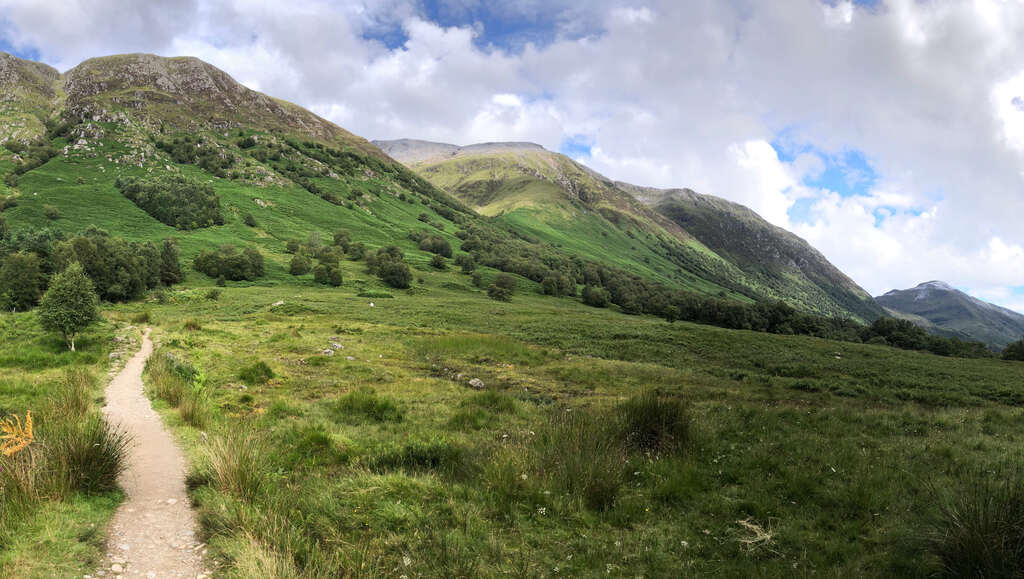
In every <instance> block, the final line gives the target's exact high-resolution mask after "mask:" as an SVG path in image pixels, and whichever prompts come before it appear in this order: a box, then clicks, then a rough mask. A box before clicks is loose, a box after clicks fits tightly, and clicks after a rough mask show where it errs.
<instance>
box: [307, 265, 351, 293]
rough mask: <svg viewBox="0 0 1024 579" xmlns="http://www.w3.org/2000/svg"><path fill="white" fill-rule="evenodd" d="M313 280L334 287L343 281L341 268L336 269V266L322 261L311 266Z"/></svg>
mask: <svg viewBox="0 0 1024 579" xmlns="http://www.w3.org/2000/svg"><path fill="white" fill-rule="evenodd" d="M313 280H314V281H316V283H322V284H324V285H330V286H334V287H338V286H340V285H341V284H342V283H343V282H344V279H343V278H342V274H341V270H340V269H338V267H337V266H332V265H327V264H324V263H321V264H320V265H318V266H316V267H315V268H313Z"/></svg>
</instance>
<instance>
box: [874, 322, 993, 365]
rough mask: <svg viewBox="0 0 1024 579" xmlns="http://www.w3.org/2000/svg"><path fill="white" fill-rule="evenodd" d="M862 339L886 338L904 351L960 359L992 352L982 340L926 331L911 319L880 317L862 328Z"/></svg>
mask: <svg viewBox="0 0 1024 579" xmlns="http://www.w3.org/2000/svg"><path fill="white" fill-rule="evenodd" d="M859 333H860V339H861V340H862V341H864V342H870V341H871V340H873V339H876V338H879V337H881V338H883V339H884V340H885V343H886V344H887V345H890V346H894V347H896V348H900V349H903V350H925V351H928V352H931V353H933V354H937V355H939V356H956V357H960V358H987V357H990V356H992V352H990V351H989V350H988V348H986V347H985V345H984V344H982V343H981V342H965V341H963V340H960V339H959V338H944V337H941V336H935V335H932V334H929V333H928V332H926V331H925V330H924V329H923V328H921V327H919V326H917V325H915V324H914V323H913V322H911V321H909V320H898V319H895V318H878V319H877V320H875V322H874V323H873V324H871V325H870V326H867V327H863V328H861V329H860V332H859Z"/></svg>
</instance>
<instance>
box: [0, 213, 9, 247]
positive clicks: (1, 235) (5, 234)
mask: <svg viewBox="0 0 1024 579" xmlns="http://www.w3.org/2000/svg"><path fill="white" fill-rule="evenodd" d="M10 238H11V229H10V227H8V226H7V220H6V219H4V216H3V215H0V243H7V240H9V239H10Z"/></svg>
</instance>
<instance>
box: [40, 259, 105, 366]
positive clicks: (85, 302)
mask: <svg viewBox="0 0 1024 579" xmlns="http://www.w3.org/2000/svg"><path fill="white" fill-rule="evenodd" d="M98 306H99V300H98V298H97V297H96V292H95V291H93V285H92V281H91V280H90V279H89V278H88V277H87V276H86V275H85V271H84V270H83V269H82V266H81V265H80V264H78V263H72V264H71V265H70V266H68V268H67V269H66V270H64V271H63V272H61V273H59V274H57V275H56V276H54V278H53V280H52V281H51V282H50V289H48V290H46V294H45V295H44V296H43V299H42V301H41V302H40V304H39V322H40V323H41V324H42V326H43V327H44V328H46V329H47V330H51V331H54V332H58V333H59V334H60V335H61V336H62V337H63V338H64V341H65V342H66V343H67V346H68V349H69V350H71V351H72V352H73V351H75V336H77V335H78V334H79V332H81V331H82V330H84V329H85V328H86V327H88V326H89V325H90V324H92V323H93V322H94V321H96V320H97V319H98V318H99V307H98Z"/></svg>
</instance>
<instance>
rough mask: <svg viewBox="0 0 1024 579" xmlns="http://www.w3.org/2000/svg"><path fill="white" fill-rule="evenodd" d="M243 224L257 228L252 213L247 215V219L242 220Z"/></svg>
mask: <svg viewBox="0 0 1024 579" xmlns="http://www.w3.org/2000/svg"><path fill="white" fill-rule="evenodd" d="M242 223H245V224H246V225H247V226H249V227H256V225H257V223H256V218H255V217H254V216H253V214H252V213H246V214H245V217H243V218H242Z"/></svg>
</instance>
